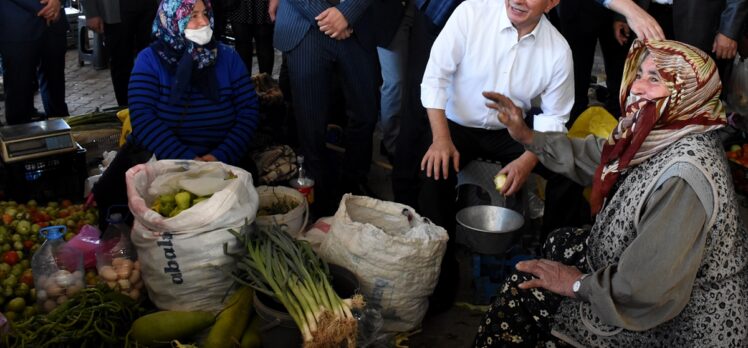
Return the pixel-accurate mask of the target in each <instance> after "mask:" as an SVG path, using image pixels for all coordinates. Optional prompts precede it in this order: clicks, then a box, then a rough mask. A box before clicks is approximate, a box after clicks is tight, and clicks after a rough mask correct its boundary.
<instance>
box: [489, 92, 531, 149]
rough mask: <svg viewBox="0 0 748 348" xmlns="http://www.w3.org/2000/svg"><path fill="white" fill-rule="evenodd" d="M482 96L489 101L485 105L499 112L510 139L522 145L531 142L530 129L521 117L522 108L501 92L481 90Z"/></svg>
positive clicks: (500, 119)
mask: <svg viewBox="0 0 748 348" xmlns="http://www.w3.org/2000/svg"><path fill="white" fill-rule="evenodd" d="M483 96H484V97H486V98H487V99H488V100H490V101H491V102H487V103H486V106H487V107H489V108H491V109H494V110H496V111H498V112H499V121H500V122H501V123H502V124H504V126H506V129H507V130H508V131H509V135H510V136H511V137H512V139H514V140H516V141H518V142H519V143H520V144H523V145H527V144H530V143H532V135H533V133H532V129H530V128H529V127H527V124H526V123H525V119H524V118H522V109H520V108H518V107H517V106H516V105H514V103H513V102H512V100H511V99H509V98H508V97H506V96H504V95H503V94H501V93H496V92H483Z"/></svg>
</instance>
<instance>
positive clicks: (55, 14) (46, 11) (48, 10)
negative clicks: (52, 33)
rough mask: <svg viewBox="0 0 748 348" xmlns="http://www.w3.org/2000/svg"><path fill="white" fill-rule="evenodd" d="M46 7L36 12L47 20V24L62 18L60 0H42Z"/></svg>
mask: <svg viewBox="0 0 748 348" xmlns="http://www.w3.org/2000/svg"><path fill="white" fill-rule="evenodd" d="M40 3H41V4H42V5H44V7H43V8H42V9H41V10H39V12H37V13H36V15H37V16H39V17H43V18H44V19H45V20H47V24H50V23H53V22H56V21H57V20H58V19H59V18H60V10H62V8H61V7H60V0H41V1H40Z"/></svg>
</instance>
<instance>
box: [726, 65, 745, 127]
mask: <svg viewBox="0 0 748 348" xmlns="http://www.w3.org/2000/svg"><path fill="white" fill-rule="evenodd" d="M727 102H728V103H729V104H730V106H731V107H732V110H733V111H735V112H737V113H739V114H742V115H748V61H746V59H745V57H736V58H735V62H734V63H733V65H732V75H730V86H729V90H728V91H727Z"/></svg>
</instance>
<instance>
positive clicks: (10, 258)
mask: <svg viewBox="0 0 748 348" xmlns="http://www.w3.org/2000/svg"><path fill="white" fill-rule="evenodd" d="M18 261H21V258H20V257H19V256H18V253H17V252H15V251H13V250H11V251H6V252H5V253H4V254H3V262H5V263H7V264H9V265H11V266H13V265H15V264H17V263H18Z"/></svg>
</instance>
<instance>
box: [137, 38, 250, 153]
mask: <svg viewBox="0 0 748 348" xmlns="http://www.w3.org/2000/svg"><path fill="white" fill-rule="evenodd" d="M215 71H216V79H217V80H218V92H219V94H220V99H219V100H218V102H215V101H213V100H210V99H208V98H207V97H206V96H204V95H203V94H202V92H200V90H199V89H197V88H196V87H190V89H189V91H187V92H186V93H184V95H183V96H182V97H181V100H180V101H179V103H177V105H174V104H169V102H168V101H169V96H170V95H171V86H173V84H174V76H173V75H172V74H170V73H169V72H168V70H167V69H166V68H165V67H164V66H163V65H162V63H161V61H160V60H159V58H158V56H157V55H156V52H155V51H153V50H152V49H151V48H150V47H148V48H146V49H144V50H143V51H141V52H140V54H139V55H138V58H137V59H136V60H135V66H134V67H133V70H132V75H131V77H130V86H129V91H128V99H129V104H130V105H129V107H130V121H131V122H132V129H133V130H132V133H131V134H130V136H129V138H128V141H133V142H134V143H135V144H139V145H140V146H143V147H145V148H146V149H148V150H150V151H151V152H153V153H154V154H155V155H156V158H158V159H193V158H195V157H197V156H204V155H207V154H212V155H213V156H215V157H216V158H217V159H218V160H219V161H221V162H225V163H230V164H237V163H238V162H239V160H240V159H241V158H242V157H243V156H244V154H245V153H246V152H247V148H248V147H249V143H250V140H251V138H252V134H253V133H254V131H255V129H256V128H257V122H258V118H259V117H258V100H257V95H256V94H255V89H254V85H253V84H252V80H251V79H250V77H249V74H248V73H247V68H246V67H245V66H244V63H243V62H242V60H241V58H240V57H239V55H238V54H237V53H236V51H234V50H233V49H232V48H230V47H228V46H225V45H222V44H219V46H218V54H217V57H216V66H215Z"/></svg>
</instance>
